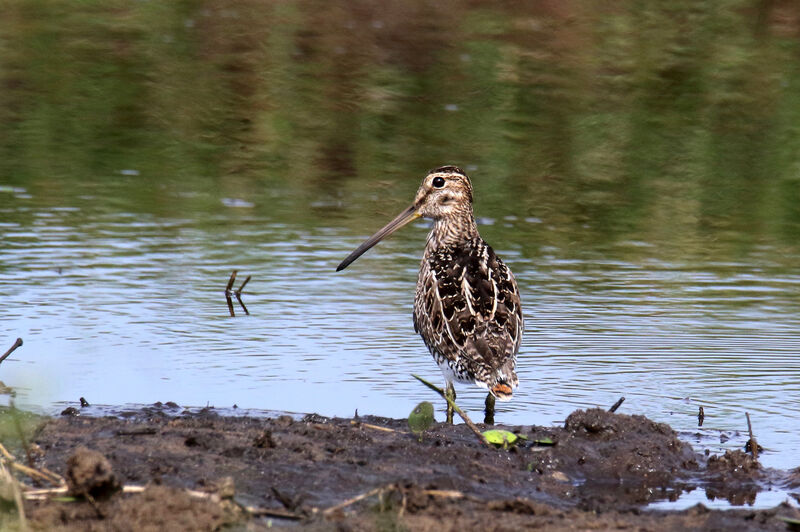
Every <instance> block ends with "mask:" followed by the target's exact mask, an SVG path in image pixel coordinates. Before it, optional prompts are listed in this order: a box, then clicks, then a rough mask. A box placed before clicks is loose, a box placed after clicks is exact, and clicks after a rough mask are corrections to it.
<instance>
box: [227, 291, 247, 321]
mask: <svg viewBox="0 0 800 532" xmlns="http://www.w3.org/2000/svg"><path fill="white" fill-rule="evenodd" d="M234 295H235V296H236V301H238V302H239V304H240V305H241V306H242V309H244V313H245V314H247V315H248V316H249V315H250V311H249V310H247V307H245V306H244V301H242V294H240V293H239V292H236V293H235V294H234ZM228 300H229V301H230V298H228Z"/></svg>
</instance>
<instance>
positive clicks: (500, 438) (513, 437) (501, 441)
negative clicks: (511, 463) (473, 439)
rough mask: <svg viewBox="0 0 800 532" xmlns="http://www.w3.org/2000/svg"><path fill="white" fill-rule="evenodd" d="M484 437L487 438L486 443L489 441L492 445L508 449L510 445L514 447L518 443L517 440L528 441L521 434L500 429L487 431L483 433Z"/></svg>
mask: <svg viewBox="0 0 800 532" xmlns="http://www.w3.org/2000/svg"><path fill="white" fill-rule="evenodd" d="M483 437H484V438H486V441H488V442H489V443H491V444H492V445H497V446H500V447H507V446H509V445H514V444H516V443H517V440H527V439H528V438H526V437H525V436H523V435H521V434H514V433H513V432H509V431H507V430H500V429H492V430H486V431H484V432H483Z"/></svg>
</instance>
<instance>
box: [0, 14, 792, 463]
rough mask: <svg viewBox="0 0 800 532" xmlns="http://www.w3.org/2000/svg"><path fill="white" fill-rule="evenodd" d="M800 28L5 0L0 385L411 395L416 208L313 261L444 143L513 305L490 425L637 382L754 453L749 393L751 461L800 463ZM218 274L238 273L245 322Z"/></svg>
mask: <svg viewBox="0 0 800 532" xmlns="http://www.w3.org/2000/svg"><path fill="white" fill-rule="evenodd" d="M798 20H800V11H798V7H797V6H795V5H794V4H792V3H786V2H771V3H764V2H752V3H750V2H738V1H736V2H734V1H725V2H722V3H721V4H719V3H718V4H717V5H715V6H714V7H713V8H711V7H710V6H707V5H706V4H705V3H703V2H696V1H692V0H681V1H679V2H673V3H671V4H669V5H666V4H665V5H663V6H658V5H648V6H644V5H642V4H641V3H637V2H621V3H615V4H613V5H589V4H586V5H584V4H580V3H563V2H562V3H550V4H536V5H531V6H523V5H518V4H514V5H513V6H512V5H509V6H508V7H505V6H498V5H494V4H491V3H483V2H459V1H453V2H445V3H436V4H435V5H433V4H430V3H429V2H405V3H402V4H398V5H389V6H387V5H386V4H385V3H379V2H371V1H359V2H354V3H349V4H347V5H344V4H336V3H328V2H315V1H310V2H302V3H296V4H280V3H276V4H270V5H264V4H263V3H261V2H239V3H237V4H236V6H230V5H228V4H225V3H220V2H214V1H204V2H199V3H177V4H176V3H173V4H154V3H149V2H144V3H135V4H130V5H127V6H125V7H123V8H119V6H117V7H111V6H108V5H106V4H103V3H92V2H90V3H88V4H87V3H83V4H81V5H80V6H73V5H70V4H58V3H56V4H53V3H49V4H48V5H47V6H44V5H41V4H40V3H38V2H34V1H25V0H15V1H14V2H11V4H10V5H9V6H8V7H7V9H6V12H5V15H4V17H3V19H2V20H0V35H2V36H3V38H2V39H0V52H1V53H0V79H1V80H2V83H3V90H2V91H0V124H2V126H3V127H2V128H0V297H2V300H3V301H4V305H3V309H2V311H0V315H2V320H1V321H0V333H2V334H1V335H2V336H4V337H5V338H7V339H9V340H8V342H6V344H9V345H10V343H11V341H13V338H16V337H18V336H21V337H23V339H24V340H25V345H24V347H22V348H20V350H19V351H18V352H15V353H14V354H13V355H12V356H11V357H10V358H9V359H8V360H6V361H5V362H4V363H3V366H2V371H3V380H4V382H6V383H7V384H10V385H14V386H18V387H22V388H26V389H27V391H26V396H27V399H26V400H27V402H28V403H29V404H33V405H38V406H40V407H44V408H45V409H47V408H50V405H53V404H55V403H57V402H58V401H64V400H73V401H76V400H77V398H78V397H81V396H85V397H86V398H87V399H88V400H89V401H90V402H92V403H101V404H102V403H105V404H123V403H147V402H154V401H157V400H162V401H165V400H174V401H177V402H179V403H181V404H192V405H205V404H206V403H208V402H210V403H212V404H217V405H219V406H224V405H231V404H234V403H236V404H238V405H240V406H245V407H252V408H270V409H275V410H289V411H309V412H310V411H316V412H320V413H323V414H329V415H330V414H339V415H350V414H352V413H353V411H354V410H355V409H356V408H359V409H360V411H361V412H367V411H369V412H374V413H376V414H383V415H390V416H403V415H406V414H408V412H409V411H410V409H411V407H413V405H414V404H416V403H417V402H418V401H419V400H420V399H421V397H422V396H426V392H425V390H424V389H421V387H420V386H419V385H417V384H415V383H414V382H411V379H410V378H409V374H411V373H419V374H421V375H423V376H427V377H430V378H433V379H435V378H437V376H436V369H435V366H434V365H433V363H432V361H431V360H430V359H429V357H428V355H427V354H426V352H425V349H424V347H423V346H422V343H421V341H420V340H419V339H418V338H417V337H416V335H415V334H414V333H413V328H412V326H411V319H410V313H411V304H412V300H413V285H414V282H415V280H416V270H417V264H418V257H419V254H420V253H421V250H422V246H423V240H424V238H425V231H426V229H425V225H424V224H418V225H417V226H415V229H411V230H408V231H406V232H404V233H403V234H398V235H396V236H395V237H393V238H392V239H391V240H389V241H387V242H384V243H382V244H381V245H380V247H379V248H377V249H375V250H373V251H371V252H370V255H369V256H368V257H365V259H366V260H364V261H363V262H362V261H359V262H360V264H355V265H353V271H352V272H350V273H349V274H348V275H347V276H342V275H336V274H335V273H334V271H333V270H334V268H335V266H336V264H337V263H338V261H339V260H341V258H343V257H344V256H345V255H346V254H347V252H348V251H349V250H350V249H352V248H353V247H354V246H355V245H357V244H358V243H359V242H360V241H361V239H362V238H363V237H365V236H368V235H369V234H371V232H372V231H373V230H374V229H377V227H378V225H379V224H380V222H381V220H385V219H387V218H388V217H389V216H390V215H392V214H393V213H395V212H397V211H399V210H400V209H401V208H402V207H403V206H404V202H405V201H407V198H408V197H410V196H411V195H413V192H414V190H415V189H416V186H417V184H418V182H419V179H420V177H421V176H422V174H423V173H424V172H425V171H426V170H427V169H429V168H431V167H435V166H438V165H441V164H446V163H457V164H459V165H461V166H462V167H464V168H465V169H467V171H468V172H469V173H470V174H471V176H472V178H473V183H474V186H475V189H476V213H477V214H478V216H480V217H482V219H481V221H482V222H483V225H482V227H481V233H482V235H483V236H484V237H485V238H486V239H487V241H489V242H491V243H492V244H493V245H494V246H495V248H496V249H497V251H498V253H499V254H500V255H501V256H503V257H504V259H506V260H507V262H508V263H509V264H510V265H511V267H512V269H513V271H514V272H515V273H516V274H517V277H518V281H519V284H520V287H521V290H522V293H523V301H524V303H525V308H524V310H525V312H526V315H527V317H528V319H527V321H526V323H527V325H528V327H529V328H528V331H527V334H526V336H525V339H524V343H523V346H522V349H521V355H520V368H519V373H520V380H521V388H520V390H519V395H518V397H516V396H515V401H514V402H513V403H510V404H507V405H506V404H503V405H501V406H500V408H499V411H498V419H499V420H502V421H504V422H510V423H523V422H524V423H553V422H559V421H561V420H562V419H563V418H564V417H565V416H566V415H567V414H568V413H569V412H570V411H571V410H572V409H573V408H577V407H586V406H594V405H601V406H604V407H606V408H607V407H608V406H610V405H611V404H613V403H614V401H616V400H617V399H618V398H619V396H621V395H624V396H626V397H627V400H626V402H625V403H624V404H623V406H622V407H621V410H620V412H623V413H625V412H630V413H633V412H635V413H643V414H647V415H649V416H651V417H653V418H654V419H657V420H659V421H666V422H669V423H670V424H672V425H673V426H675V427H677V428H679V429H681V430H695V428H696V423H697V418H696V416H697V411H698V407H699V406H703V407H704V410H705V416H706V417H705V422H704V427H706V428H709V430H712V429H716V430H724V431H727V432H728V433H730V434H731V437H730V438H729V440H728V441H726V442H724V443H720V444H719V445H715V444H708V446H710V447H711V449H712V450H714V451H716V450H719V449H722V448H732V447H739V446H741V445H744V440H745V438H744V437H743V436H741V434H739V435H738V436H737V435H736V432H735V431H742V430H743V429H744V428H745V427H746V423H745V420H744V411H745V410H747V411H749V412H750V413H751V416H752V417H753V422H754V429H755V430H756V435H757V437H758V439H759V442H760V443H762V445H764V446H765V448H766V449H767V451H766V452H765V453H764V457H763V461H764V463H766V464H767V465H772V466H781V467H789V466H792V467H795V466H798V465H800V464H798V463H797V462H796V459H795V458H794V457H795V456H797V451H798V450H800V435H798V434H797V432H796V430H795V427H794V423H793V420H795V419H797V417H798V415H800V407H798V405H800V384H798V381H797V375H798V373H799V372H800V363H799V362H798V360H800V358H798V356H797V355H798V350H800V333H798V330H800V327H798V325H800V323H799V322H798V318H797V316H798V310H800V290H799V289H800V271H799V270H798V268H797V264H798V263H800V262H799V259H800V245H799V244H798V242H800V239H799V238H798V236H800V202H798V201H797V198H798V197H800V180H798V178H797V176H798V168H800V135H798V130H797V127H796V124H797V123H798V118H800V92H799V91H798V87H800V66H799V65H798V63H797V61H796V57H797V55H798V52H799V51H800V43H798V35H800V23H798ZM12 43H13V46H12ZM232 270H239V271H242V272H244V271H246V272H247V273H248V275H251V276H252V279H253V280H252V281H251V282H250V284H248V294H247V308H248V310H249V311H250V313H251V314H250V315H249V316H248V315H246V314H245V315H242V314H241V313H240V314H239V315H237V316H236V318H235V319H233V318H231V317H230V314H229V310H228V309H227V308H226V306H225V303H223V302H222V298H221V297H220V292H221V291H222V289H223V288H224V286H223V285H224V279H225V278H226V277H227V276H228V275H229V274H230V272H231V271H232ZM221 281H222V282H221ZM462 390H463V391H462V392H461V395H460V397H462V401H463V404H464V406H465V407H466V408H467V409H470V410H479V409H480V408H481V404H482V403H481V401H482V398H481V397H480V395H481V394H480V392H479V391H478V390H477V389H475V390H471V389H466V388H463V389H462ZM426 397H427V396H426ZM20 400H22V399H20ZM440 407H441V405H440ZM440 409H441V408H440ZM704 445H705V444H704Z"/></svg>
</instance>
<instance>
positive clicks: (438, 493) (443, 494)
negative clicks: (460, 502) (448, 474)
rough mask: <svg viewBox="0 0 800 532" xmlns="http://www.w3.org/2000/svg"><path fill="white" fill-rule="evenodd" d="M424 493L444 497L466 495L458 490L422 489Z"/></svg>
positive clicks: (456, 497) (452, 497) (453, 497)
mask: <svg viewBox="0 0 800 532" xmlns="http://www.w3.org/2000/svg"><path fill="white" fill-rule="evenodd" d="M422 493H424V494H425V495H430V496H431V497H444V498H447V499H462V498H463V497H464V493H463V492H460V491H458V490H422Z"/></svg>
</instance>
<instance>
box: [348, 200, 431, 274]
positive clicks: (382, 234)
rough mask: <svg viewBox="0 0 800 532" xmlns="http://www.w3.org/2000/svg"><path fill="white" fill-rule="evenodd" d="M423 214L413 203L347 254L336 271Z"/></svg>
mask: <svg viewBox="0 0 800 532" xmlns="http://www.w3.org/2000/svg"><path fill="white" fill-rule="evenodd" d="M420 216H421V215H420V214H419V213H418V212H417V207H416V206H415V205H411V206H410V207H409V208H407V209H406V210H404V211H403V212H401V213H400V214H399V215H397V218H395V219H394V220H392V221H391V222H389V223H388V224H386V226H385V227H384V228H383V229H381V230H379V231H378V232H377V233H375V234H374V235H372V236H371V237H369V238H368V239H366V240H365V241H364V243H363V244H361V245H360V246H358V247H357V248H356V249H355V250H354V251H353V252H352V253H351V254H349V255H348V256H347V258H346V259H344V260H343V261H342V263H341V264H339V266H337V267H336V271H337V272H340V271H342V270H344V269H345V268H347V267H348V266H350V264H351V263H352V262H353V261H355V260H356V259H357V258H358V257H360V256H361V255H363V254H364V253H365V252H366V251H367V250H368V249H369V248H371V247H372V246H374V245H375V244H377V243H378V242H380V241H381V240H383V239H384V238H386V237H387V236H389V235H391V234H392V233H394V232H395V231H397V230H398V229H400V228H401V227H403V226H404V225H406V224H407V223H408V222H410V221H412V220H416V219H417V218H419V217H420Z"/></svg>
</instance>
